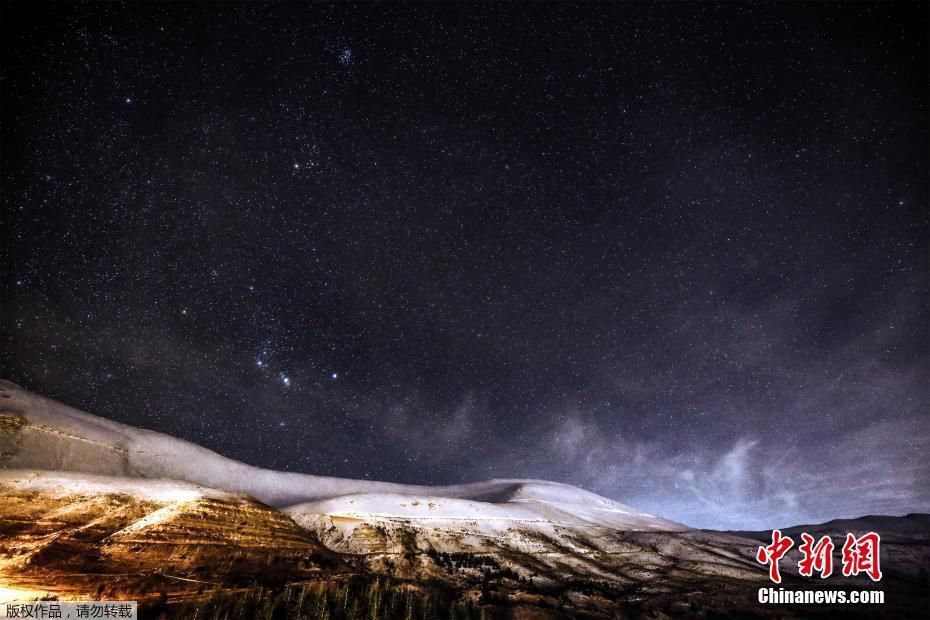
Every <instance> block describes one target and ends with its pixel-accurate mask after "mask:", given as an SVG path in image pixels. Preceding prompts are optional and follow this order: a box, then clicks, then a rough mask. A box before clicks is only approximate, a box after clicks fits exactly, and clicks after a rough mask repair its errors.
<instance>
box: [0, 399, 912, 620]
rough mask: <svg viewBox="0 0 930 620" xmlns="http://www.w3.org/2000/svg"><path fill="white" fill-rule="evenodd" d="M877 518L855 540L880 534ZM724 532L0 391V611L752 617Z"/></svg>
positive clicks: (746, 539)
mask: <svg viewBox="0 0 930 620" xmlns="http://www.w3.org/2000/svg"><path fill="white" fill-rule="evenodd" d="M876 519H877V520H876ZM882 519H886V518H882V517H876V518H874V519H872V520H870V521H869V523H868V525H869V527H871V526H872V525H875V526H876V527H879V526H881V527H886V528H888V527H892V526H894V525H896V524H897V525H900V524H899V523H898V522H896V521H894V520H893V519H892V521H891V522H886V521H882ZM918 521H919V520H918ZM915 523H916V521H915ZM849 525H850V524H847V523H835V524H831V527H832V526H836V528H839V529H843V528H845V527H847V526H849ZM925 525H926V523H925V521H920V523H917V525H916V526H915V525H914V524H912V523H911V521H908V522H907V523H906V524H904V526H905V527H906V528H910V527H912V526H913V527H918V529H919V528H921V527H924V526H925ZM834 529H835V528H834ZM739 534H740V533H725V532H709V531H701V530H693V529H690V528H688V527H686V526H684V525H682V524H678V523H674V522H672V521H668V520H666V519H662V518H661V517H658V516H654V515H650V514H647V513H644V512H641V511H638V510H636V509H635V508H632V507H630V506H626V505H624V504H622V503H619V502H617V501H614V500H612V499H609V498H605V497H602V496H599V495H596V494H594V493H590V492H588V491H584V490H582V489H579V488H577V487H573V486H569V485H565V484H559V483H555V482H547V481H541V480H519V479H505V480H488V481H484V482H475V483H471V484H463V485H453V486H436V487H426V486H411V485H399V484H392V483H388V482H372V481H363V480H349V479H342V478H332V477H323V476H314V475H310V474H295V473H285V472H277V471H271V470H267V469H260V468H257V467H252V466H249V465H245V464H243V463H240V462H237V461H234V460H231V459H228V458H225V457H223V456H221V455H219V454H216V453H215V452H212V451H210V450H207V449H205V448H203V447H201V446H197V445H195V444H192V443H189V442H186V441H183V440H180V439H176V438H174V437H170V436H168V435H165V434H162V433H156V432H152V431H147V430H142V429H138V428H133V427H131V426H127V425H124V424H118V423H116V422H113V421H110V420H107V419H104V418H100V417H97V416H94V415H91V414H88V413H85V412H82V411H78V410H76V409H73V408H71V407H68V406H65V405H62V404H60V403H57V402H55V401H52V400H49V399H46V398H43V397H41V396H38V395H35V394H32V393H30V392H28V391H26V390H23V389H21V388H19V387H18V386H16V385H14V384H12V383H9V382H6V381H0V599H3V598H22V597H28V596H36V597H38V596H43V595H48V594H50V595H53V596H61V597H65V598H71V599H73V598H123V599H127V598H128V599H136V600H140V601H142V603H143V607H144V608H146V609H149V610H150V611H151V612H152V614H153V615H157V614H155V611H157V610H158V609H163V608H165V607H166V606H167V607H168V608H170V609H171V613H172V616H171V617H188V616H189V617H230V618H235V617H240V618H253V617H268V618H272V617H274V618H277V617H282V618H285V617H287V618H290V617H294V618H296V617H320V618H323V617H326V618H361V617H366V618H393V617H403V618H427V617H456V618H478V617H507V618H510V617H527V618H530V617H532V618H566V617H569V618H575V617H586V618H617V617H633V616H636V615H638V614H645V615H647V616H649V617H668V616H688V615H689V614H690V615H691V617H706V616H709V615H716V616H721V617H722V616H726V615H736V616H741V617H745V616H753V617H755V616H758V615H759V613H760V611H761V612H766V611H767V610H765V609H762V608H760V607H759V606H758V605H757V604H756V603H755V599H754V597H753V594H752V593H753V592H754V589H755V588H758V587H760V586H767V585H769V582H768V579H767V572H766V568H765V567H764V566H762V565H760V564H759V563H758V562H756V560H755V552H756V549H757V548H758V545H759V543H758V541H757V540H752V537H751V536H752V533H749V535H746V533H744V534H743V535H739ZM755 534H756V536H755V537H756V538H759V534H760V533H755ZM760 539H761V538H760ZM889 542H891V541H889ZM918 542H919V543H921V544H917V545H914V544H912V541H910V539H908V540H903V541H901V542H900V544H899V548H896V549H889V551H890V553H889V555H888V559H889V560H891V561H897V560H899V559H900V564H901V566H900V567H898V568H897V569H895V568H894V567H889V568H890V570H888V574H889V575H898V576H900V578H899V579H895V583H896V584H898V585H900V586H901V588H903V589H904V591H903V592H902V593H901V594H900V596H898V595H897V594H896V597H895V598H892V599H891V602H890V604H889V605H886V607H885V609H884V611H888V612H889V613H891V614H892V615H895V617H910V616H909V614H910V613H911V611H912V610H913V609H917V608H920V606H921V605H923V600H924V599H923V598H921V596H923V594H921V590H920V588H921V587H922V586H921V585H920V583H922V582H920V579H925V578H924V577H921V575H922V574H923V573H920V571H919V570H918V569H919V567H921V566H925V565H926V562H927V561H928V560H927V558H928V552H927V546H926V544H925V542H926V541H925V540H923V539H922V540H919V541H918ZM912 569H913V570H912ZM896 570H897V572H895V571H896ZM915 571H916V572H915ZM915 575H916V576H915ZM785 576H786V584H790V583H791V582H792V581H794V585H796V586H798V587H828V586H829V587H842V586H843V584H832V583H831V584H816V583H814V584H812V583H810V582H809V581H804V582H803V583H802V582H801V580H800V578H798V577H797V576H796V572H795V571H792V570H790V568H789V569H786V570H785ZM915 580H916V581H915ZM857 585H859V587H861V586H862V584H857ZM0 602H2V601H0ZM159 606H161V607H159ZM185 610H186V611H185ZM772 611H773V613H775V612H777V615H778V616H779V617H794V615H793V613H794V612H792V611H791V610H785V609H777V610H772ZM823 611H824V613H825V614H826V615H825V616H824V617H830V614H831V613H833V612H834V611H836V610H831V609H827V608H824V610H823ZM843 611H844V612H845V611H846V610H843ZM799 614H800V615H801V616H805V615H806V612H804V611H803V610H802V611H800V612H799ZM763 615H765V614H764V613H763ZM862 617H869V616H868V614H866V615H864V616H862Z"/></svg>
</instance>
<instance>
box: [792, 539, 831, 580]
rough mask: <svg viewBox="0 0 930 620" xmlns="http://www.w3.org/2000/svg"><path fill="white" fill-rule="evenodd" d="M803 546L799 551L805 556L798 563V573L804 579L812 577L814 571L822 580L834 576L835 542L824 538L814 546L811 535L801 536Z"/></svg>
mask: <svg viewBox="0 0 930 620" xmlns="http://www.w3.org/2000/svg"><path fill="white" fill-rule="evenodd" d="M801 540H803V541H804V542H803V543H801V546H800V547H798V549H799V550H800V551H801V554H802V555H803V556H804V557H803V558H801V561H800V562H798V572H799V573H801V575H803V576H804V577H810V576H811V575H813V574H814V571H815V570H816V571H817V572H819V573H820V578H821V579H826V578H827V577H829V576H830V575H832V574H833V541H832V540H830V537H829V536H824V537H823V538H821V539H820V540H818V541H817V544H816V545H815V544H814V537H813V536H811V535H810V534H806V533H805V534H801Z"/></svg>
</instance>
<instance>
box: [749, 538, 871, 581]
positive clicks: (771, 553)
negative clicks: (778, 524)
mask: <svg viewBox="0 0 930 620" xmlns="http://www.w3.org/2000/svg"><path fill="white" fill-rule="evenodd" d="M801 540H802V541H803V542H802V543H801V546H800V547H798V551H800V552H801V561H800V562H798V572H799V573H800V574H801V575H802V576H804V577H810V576H812V575H813V574H814V571H817V572H818V573H820V578H821V579H826V578H827V577H829V576H830V575H832V574H833V549H834V548H835V547H834V545H833V541H832V540H830V537H829V536H823V537H821V538H820V540H818V541H817V542H816V543H815V542H814V537H813V536H811V535H810V534H807V533H803V534H801ZM880 543H881V537H880V536H879V535H878V534H876V533H875V532H869V533H868V534H864V535H862V536H860V537H859V538H856V536H855V535H853V534H846V543H845V544H844V545H843V576H844V577H851V576H855V575H858V574H859V573H865V574H866V575H868V576H869V578H871V579H872V581H879V580H881V578H882V569H881V563H880V558H879V545H880ZM793 546H794V541H793V540H792V539H791V537H790V536H782V534H781V530H772V544H770V545H768V546H765V547H759V550H758V551H757V552H756V560H757V561H758V562H759V563H760V564H768V565H769V579H771V580H772V581H774V582H775V583H781V572H780V571H779V568H778V561H779V560H781V558H782V557H784V555H785V554H786V553H788V550H789V549H791V548H792V547H793Z"/></svg>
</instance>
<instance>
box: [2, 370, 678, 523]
mask: <svg viewBox="0 0 930 620" xmlns="http://www.w3.org/2000/svg"><path fill="white" fill-rule="evenodd" d="M0 468H3V469H20V470H26V469H38V470H61V471H69V472H82V473H87V474H96V475H103V476H125V477H141V478H155V479H158V478H164V479H171V480H180V481H186V482H189V483H193V484H196V485H201V486H204V487H209V488H213V489H222V490H224V491H228V492H231V493H244V494H248V495H251V496H252V497H255V498H256V499H258V500H260V501H262V502H265V503H266V504H269V505H272V506H277V507H286V506H295V507H296V506H298V505H303V506H302V507H300V508H295V509H291V510H290V512H292V513H298V512H306V511H308V510H321V511H325V510H333V511H336V512H338V511H339V510H344V509H347V508H345V507H340V506H342V505H343V504H345V503H346V501H350V500H346V499H344V498H345V497H346V496H351V495H358V494H364V495H365V497H364V498H360V499H358V500H357V501H359V502H362V503H363V504H364V506H365V508H364V510H363V512H364V511H367V512H370V513H377V512H379V511H380V512H382V513H385V514H388V513H393V512H396V511H397V510H399V509H401V508H403V507H402V506H400V504H401V503H404V502H403V501H401V500H399V499H398V498H401V499H403V498H404V497H408V496H413V497H421V498H423V499H425V500H426V504H427V505H428V504H429V502H430V500H429V499H428V498H443V499H446V500H450V499H459V500H467V501H462V502H457V503H456V502H445V503H443V506H444V508H443V510H444V511H445V512H446V513H449V514H452V513H455V514H456V515H460V516H469V515H472V516H478V515H481V514H484V513H486V512H487V513H493V514H497V515H501V516H502V518H503V517H504V516H506V517H507V518H517V517H519V518H541V519H547V520H552V521H565V522H568V523H572V524H588V525H600V526H604V527H613V528H626V529H644V530H649V529H658V530H665V529H678V530H681V529H687V528H685V526H682V525H680V524H677V523H673V522H671V521H667V520H664V519H661V518H658V517H654V516H652V515H648V514H645V513H642V512H639V511H637V510H635V509H634V508H630V507H629V506H625V505H623V504H620V503H619V502H615V501H613V500H610V499H608V498H605V497H601V496H599V495H596V494H594V493H590V492H587V491H584V490H582V489H579V488H577V487H573V486H570V485H565V484H559V483H555V482H547V481H541V480H511V479H505V480H488V481H485V482H476V483H471V484H463V485H452V486H437V487H424V486H414V485H401V484H394V483H389V482H374V481H365V480H350V479H344V478H333V477H326V476H314V475H309V474H297V473H289V472H278V471H272V470H268V469H261V468H258V467H252V466H250V465H245V464H243V463H240V462H238V461H234V460H232V459H228V458H225V457H223V456H221V455H219V454H217V453H215V452H212V451H210V450H207V449H206V448H203V447H201V446H198V445H196V444H193V443H190V442H187V441H183V440H181V439H176V438H174V437H171V436H169V435H164V434H162V433H156V432H152V431H147V430H143V429H139V428H134V427H131V426H127V425H124V424H119V423H117V422H113V421H111V420H107V419H104V418H100V417H97V416H94V415H91V414H88V413H85V412H83V411H79V410H77V409H74V408H71V407H68V406H66V405H63V404H61V403H58V402H55V401H53V400H50V399H47V398H43V397H41V396H38V395H36V394H32V393H31V392H28V391H26V390H23V389H22V388H20V387H19V386H17V385H15V384H13V383H10V382H8V381H2V380H0ZM333 498H342V499H339V500H334V502H331V503H328V504H327V503H319V502H322V501H323V500H332V499H333ZM308 503H309V505H308ZM433 503H434V504H435V503H436V501H435V500H434V501H433ZM407 504H408V508H409V507H412V506H413V505H412V503H410V502H407ZM350 506H351V504H350ZM360 506H361V504H360ZM450 511H451V512H450Z"/></svg>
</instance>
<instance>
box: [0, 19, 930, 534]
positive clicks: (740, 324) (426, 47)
mask: <svg viewBox="0 0 930 620" xmlns="http://www.w3.org/2000/svg"><path fill="white" fill-rule="evenodd" d="M2 12H3V15H2V20H0V21H2V22H3V26H2V28H3V39H2V57H0V59H2V75H0V80H2V81H0V87H2V90H0V94H2V124H0V128H2V141H0V142H2V146H0V149H2V171H0V173H2V189H3V191H2V221H0V231H2V232H0V235H2V237H0V250H2V267H3V269H2V312H0V328H2V341H0V375H2V376H3V377H4V378H7V379H10V380H12V381H15V382H17V383H19V384H20V385H22V386H23V387H26V388H27V389H30V390H33V391H36V392H38V393H41V394H44V395H47V396H49V397H52V398H55V399H58V400H61V401H64V402H66V403H68V404H71V405H73V406H76V407H79V408H82V409H84V410H87V411H90V412H92V413H95V414H97V415H102V416H106V417H108V418H111V419H114V420H118V421H120V422H124V423H128V424H133V425H137V426H141V427H145V428H150V429H155V430H159V431H162V432H166V433H170V434H172V435H175V436H178V437H182V438H185V439H188V440H191V441H194V442H197V443H200V444H202V445H204V446H207V447H209V448H211V449H214V450H216V451H218V452H220V453H222V454H224V455H227V456H230V457H233V458H236V459H239V460H242V461H245V462H247V463H251V464H255V465H259V466H265V467H272V468H278V469H284V470H289V471H301V472H309V473H316V474H325V475H336V476H346V477H354V478H370V479H381V480H390V481H397V482H407V483H424V484H434V483H436V484H438V483H457V482H465V481H472V480H479V479H486V478H491V477H531V478H545V479H552V480H559V481H564V482H568V483H572V484H577V485H580V486H583V487H585V488H587V489H590V490H593V491H596V492H599V493H602V494H604V495H607V496H610V497H613V498H616V499H618V500H620V501H623V502H626V503H628V504H631V505H633V506H636V507H637V508H640V509H643V510H646V511H648V512H651V513H655V514H660V515H663V516H666V517H669V518H672V519H676V520H679V521H683V522H685V523H688V524H690V525H695V526H702V527H716V528H742V529H747V528H768V527H773V526H785V525H790V524H796V523H804V522H812V521H823V520H826V519H830V518H834V517H853V516H858V515H861V514H866V513H885V514H904V513H907V512H911V511H930V464H928V463H930V462H928V460H927V459H926V454H927V453H928V451H930V420H928V413H930V387H928V386H930V380H928V379H930V363H928V362H930V354H928V346H927V345H928V332H930V317H928V306H930V303H928V302H930V292H928V289H930V272H928V264H930V261H928V258H930V254H928V250H930V234H928V210H927V205H928V172H927V166H928V161H927V155H928V153H927V144H928V129H927V128H928V123H927V99H928V95H927V92H928V90H927V76H928V60H927V58H928V45H927V32H928V24H927V16H928V10H927V7H926V5H920V4H892V3H880V4H867V3H854V4H846V5H834V4H825V3H817V4H807V5H805V4H799V3H783V4H762V3H754V4H726V5H713V4H686V3H674V4H646V3H635V4H613V5H602V4H583V5H571V4H559V5H546V4H511V5H504V4H442V5H426V4H400V3H396V4H395V3H392V4H312V5H310V4H267V5H266V4H258V3H249V4H245V5H235V4H197V5H184V4H177V3H172V4H170V5H169V4H163V5H158V4H127V5H122V4H117V3H109V4H103V5H96V4H81V5H68V4H17V3H13V2H4V3H3V5H2Z"/></svg>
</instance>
